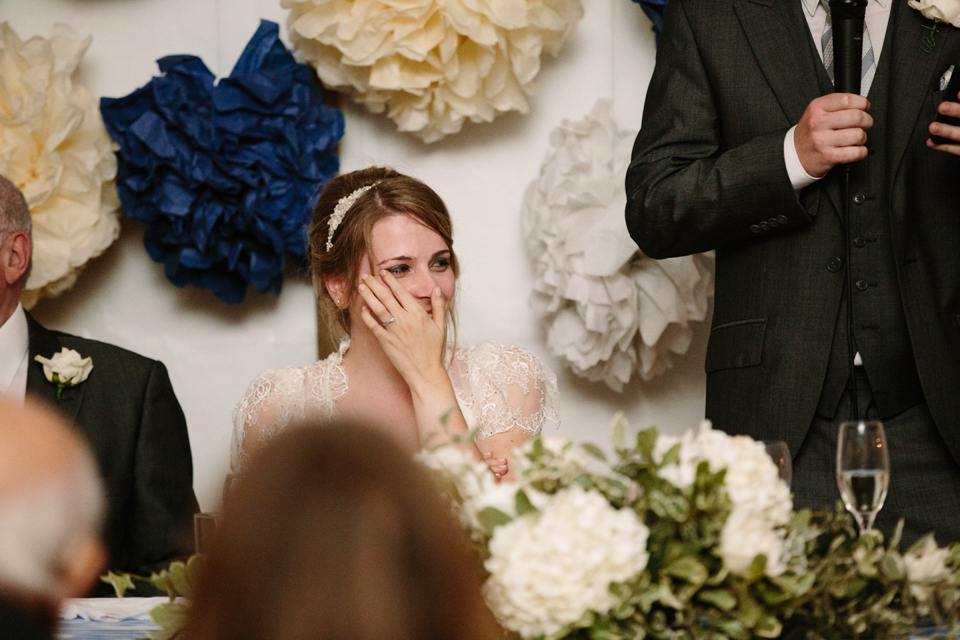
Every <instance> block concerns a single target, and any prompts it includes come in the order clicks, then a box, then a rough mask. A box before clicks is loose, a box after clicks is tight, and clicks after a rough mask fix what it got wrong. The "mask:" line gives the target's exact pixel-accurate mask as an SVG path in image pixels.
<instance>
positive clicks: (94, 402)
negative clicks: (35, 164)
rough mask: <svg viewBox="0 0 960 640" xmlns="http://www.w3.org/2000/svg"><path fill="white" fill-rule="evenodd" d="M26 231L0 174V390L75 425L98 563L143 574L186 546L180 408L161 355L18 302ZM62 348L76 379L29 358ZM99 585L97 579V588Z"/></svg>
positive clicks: (22, 211) (188, 496) (186, 448)
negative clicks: (99, 535) (70, 329)
mask: <svg viewBox="0 0 960 640" xmlns="http://www.w3.org/2000/svg"><path fill="white" fill-rule="evenodd" d="M30 231H31V225H30V213H29V211H28V208H27V203H26V201H25V200H24V197H23V194H22V193H21V192H20V190H19V189H18V188H17V187H16V186H15V185H13V184H12V183H11V182H10V181H9V180H7V179H6V178H2V177H0V393H2V394H5V395H8V396H12V397H14V398H19V399H20V400H21V401H22V399H23V398H24V396H25V394H30V395H31V396H34V397H40V398H43V399H46V400H48V401H49V402H50V403H51V404H53V405H55V406H56V408H57V409H59V411H60V412H61V413H62V414H63V415H64V416H65V417H66V418H67V419H68V420H69V421H70V422H71V423H73V424H74V425H75V426H76V427H77V428H78V429H79V430H81V431H82V432H83V433H84V435H85V436H86V439H87V441H88V442H89V443H90V446H91V448H92V449H93V451H94V454H95V456H96V458H97V462H98V464H99V468H100V472H101V475H102V476H103V481H104V485H105V487H106V492H107V501H108V505H107V506H108V508H107V516H106V525H105V528H104V541H105V542H106V545H107V549H108V551H109V565H108V566H109V568H110V569H113V570H116V571H126V572H132V573H138V574H144V575H149V574H150V572H151V571H154V570H159V569H160V568H162V567H164V566H165V565H166V564H168V563H169V562H170V561H171V560H173V559H176V558H180V557H183V556H185V555H188V554H189V553H190V551H191V545H190V538H191V536H190V531H191V519H192V515H193V514H194V513H195V512H196V511H197V510H198V508H197V501H196V498H195V497H194V493H193V463H192V460H191V455H190V442H189V439H188V435H187V425H186V421H185V419H184V415H183V411H182V410H181V408H180V404H179V402H178V401H177V397H176V395H175V394H174V391H173V387H172V386H171V384H170V379H169V377H168V376H167V370H166V368H165V367H164V366H163V364H162V363H161V362H158V361H156V360H150V359H148V358H145V357H143V356H140V355H137V354H136V353H133V352H130V351H127V350H125V349H121V348H119V347H116V346H113V345H109V344H105V343H103V342H98V341H95V340H87V339H84V338H79V337H76V336H72V335H68V334H66V333H61V332H58V331H50V330H48V329H45V328H44V327H43V326H41V325H40V324H39V323H38V322H36V321H35V320H34V319H33V318H32V317H31V316H30V315H29V314H27V313H26V312H25V311H24V310H23V308H22V306H21V305H20V303H19V299H20V293H21V291H22V290H23V287H24V284H25V283H26V279H27V275H28V271H29V266H30V258H31V252H32V244H31V237H30ZM63 349H71V350H73V351H75V352H76V354H77V355H78V356H79V357H80V358H90V364H92V365H93V368H92V369H91V370H90V371H89V375H88V377H86V378H85V379H84V380H83V381H79V382H78V381H76V380H74V381H72V383H70V384H66V385H63V384H58V383H57V382H56V379H55V380H54V381H51V379H50V377H48V376H47V375H46V374H45V372H44V365H43V363H42V362H41V361H38V360H36V357H37V356H40V357H41V358H44V359H47V360H50V359H51V358H53V356H55V355H56V354H59V353H60V352H61V351H62V350H63ZM51 373H52V372H51ZM51 377H52V376H51ZM60 382H61V383H62V382H63V380H61V381H60ZM109 592H110V591H109V587H107V585H101V587H100V589H99V590H98V593H99V594H101V595H105V594H107V593H109Z"/></svg>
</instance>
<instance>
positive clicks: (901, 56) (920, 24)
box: [884, 0, 956, 186]
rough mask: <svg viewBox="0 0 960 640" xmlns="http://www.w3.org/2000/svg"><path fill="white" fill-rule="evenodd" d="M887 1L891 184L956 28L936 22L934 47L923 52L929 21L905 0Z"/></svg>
mask: <svg viewBox="0 0 960 640" xmlns="http://www.w3.org/2000/svg"><path fill="white" fill-rule="evenodd" d="M891 2H893V6H892V7H891V8H890V19H891V20H892V21H894V30H893V31H892V32H890V33H891V35H892V36H893V42H891V43H890V44H891V45H893V46H891V47H887V51H886V52H885V54H884V55H890V56H892V59H891V60H890V62H891V63H892V64H891V66H890V91H889V93H888V96H889V105H890V106H889V107H888V108H887V116H888V117H889V119H890V123H889V126H888V130H887V135H888V136H889V141H890V142H889V146H888V148H887V153H889V154H890V165H889V167H890V170H889V173H888V174H887V176H888V178H889V183H888V184H890V185H891V186H892V184H893V178H894V177H895V176H896V172H897V168H898V167H899V166H900V163H901V162H902V161H903V154H904V152H905V151H906V148H907V143H908V142H909V141H910V136H911V134H912V133H913V130H914V128H915V127H916V126H917V119H918V118H919V117H920V112H921V109H922V107H923V104H924V101H925V100H926V99H927V97H928V96H929V95H930V93H931V91H933V90H935V89H936V87H933V86H932V83H935V82H937V81H938V79H939V77H940V75H939V74H940V73H943V72H944V71H946V68H945V67H946V66H947V63H948V61H946V60H941V53H942V52H943V51H944V50H945V49H946V48H947V42H948V40H949V39H950V38H951V37H953V34H952V32H953V31H954V30H955V29H956V28H955V27H951V26H950V25H940V28H939V29H937V34H936V42H937V44H936V46H935V47H934V48H933V51H931V52H930V53H924V52H923V51H921V49H920V40H921V38H923V36H925V35H927V34H928V33H929V27H930V26H931V24H932V22H931V21H930V20H928V19H926V18H924V17H923V15H922V14H921V13H920V12H919V11H918V10H916V9H912V8H910V7H909V6H908V5H907V2H906V0H891ZM949 62H955V61H952V60H951V61H949ZM938 72H939V73H938ZM918 78H919V79H920V80H919V81H918Z"/></svg>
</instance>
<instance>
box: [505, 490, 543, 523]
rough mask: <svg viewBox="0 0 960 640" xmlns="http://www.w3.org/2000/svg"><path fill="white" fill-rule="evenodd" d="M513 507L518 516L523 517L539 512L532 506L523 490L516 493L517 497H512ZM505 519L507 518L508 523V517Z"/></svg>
mask: <svg viewBox="0 0 960 640" xmlns="http://www.w3.org/2000/svg"><path fill="white" fill-rule="evenodd" d="M514 505H515V508H516V510H517V515H518V516H525V515H527V514H528V513H539V510H538V509H537V508H536V507H535V506H533V503H532V502H530V498H528V497H527V494H526V492H525V491H524V490H523V489H520V490H519V491H517V495H516V496H515V497H514ZM501 513H503V512H501ZM504 515H506V514H504ZM507 518H508V520H507V522H509V521H510V520H509V516H507ZM500 524H506V523H503V522H502V523H500Z"/></svg>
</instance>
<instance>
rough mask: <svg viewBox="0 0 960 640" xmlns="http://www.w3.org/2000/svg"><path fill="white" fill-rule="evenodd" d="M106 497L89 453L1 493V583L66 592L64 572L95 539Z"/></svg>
mask: <svg viewBox="0 0 960 640" xmlns="http://www.w3.org/2000/svg"><path fill="white" fill-rule="evenodd" d="M104 508H105V498H104V493H103V485H102V484H101V481H100V476H99V474H98V472H97V465H96V462H95V461H94V459H93V456H92V454H91V453H90V452H89V451H87V450H86V449H82V450H79V451H78V452H77V455H75V456H74V459H73V462H72V464H71V465H70V466H69V467H66V468H63V469H59V470H57V473H56V474H55V475H51V476H50V477H48V478H44V479H43V480H41V481H39V482H37V483H35V484H34V485H33V486H31V487H27V488H26V489H25V490H24V491H21V492H16V493H11V494H10V495H7V496H3V497H0V585H3V586H5V587H8V588H12V589H15V590H17V591H22V592H26V593H30V594H34V595H38V596H43V597H47V598H51V599H55V600H56V599H60V598H63V597H64V596H65V594H64V593H63V592H62V589H63V571H64V569H65V568H66V567H68V566H69V559H70V558H71V557H72V556H73V554H74V553H76V552H77V551H79V550H80V549H82V548H83V544H84V543H85V542H86V541H88V540H89V539H90V538H99V536H100V528H101V526H102V522H103V515H104Z"/></svg>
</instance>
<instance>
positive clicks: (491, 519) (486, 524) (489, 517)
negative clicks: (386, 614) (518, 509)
mask: <svg viewBox="0 0 960 640" xmlns="http://www.w3.org/2000/svg"><path fill="white" fill-rule="evenodd" d="M512 519H513V518H511V517H510V516H508V515H507V514H505V513H504V512H503V511H500V509H497V508H496V507H484V508H483V509H481V510H480V511H479V513H477V520H479V521H480V526H481V527H483V532H484V533H486V534H487V535H488V536H490V535H493V530H494V529H496V528H497V527H499V526H501V525H505V524H507V523H508V522H510V521H511V520H512Z"/></svg>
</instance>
